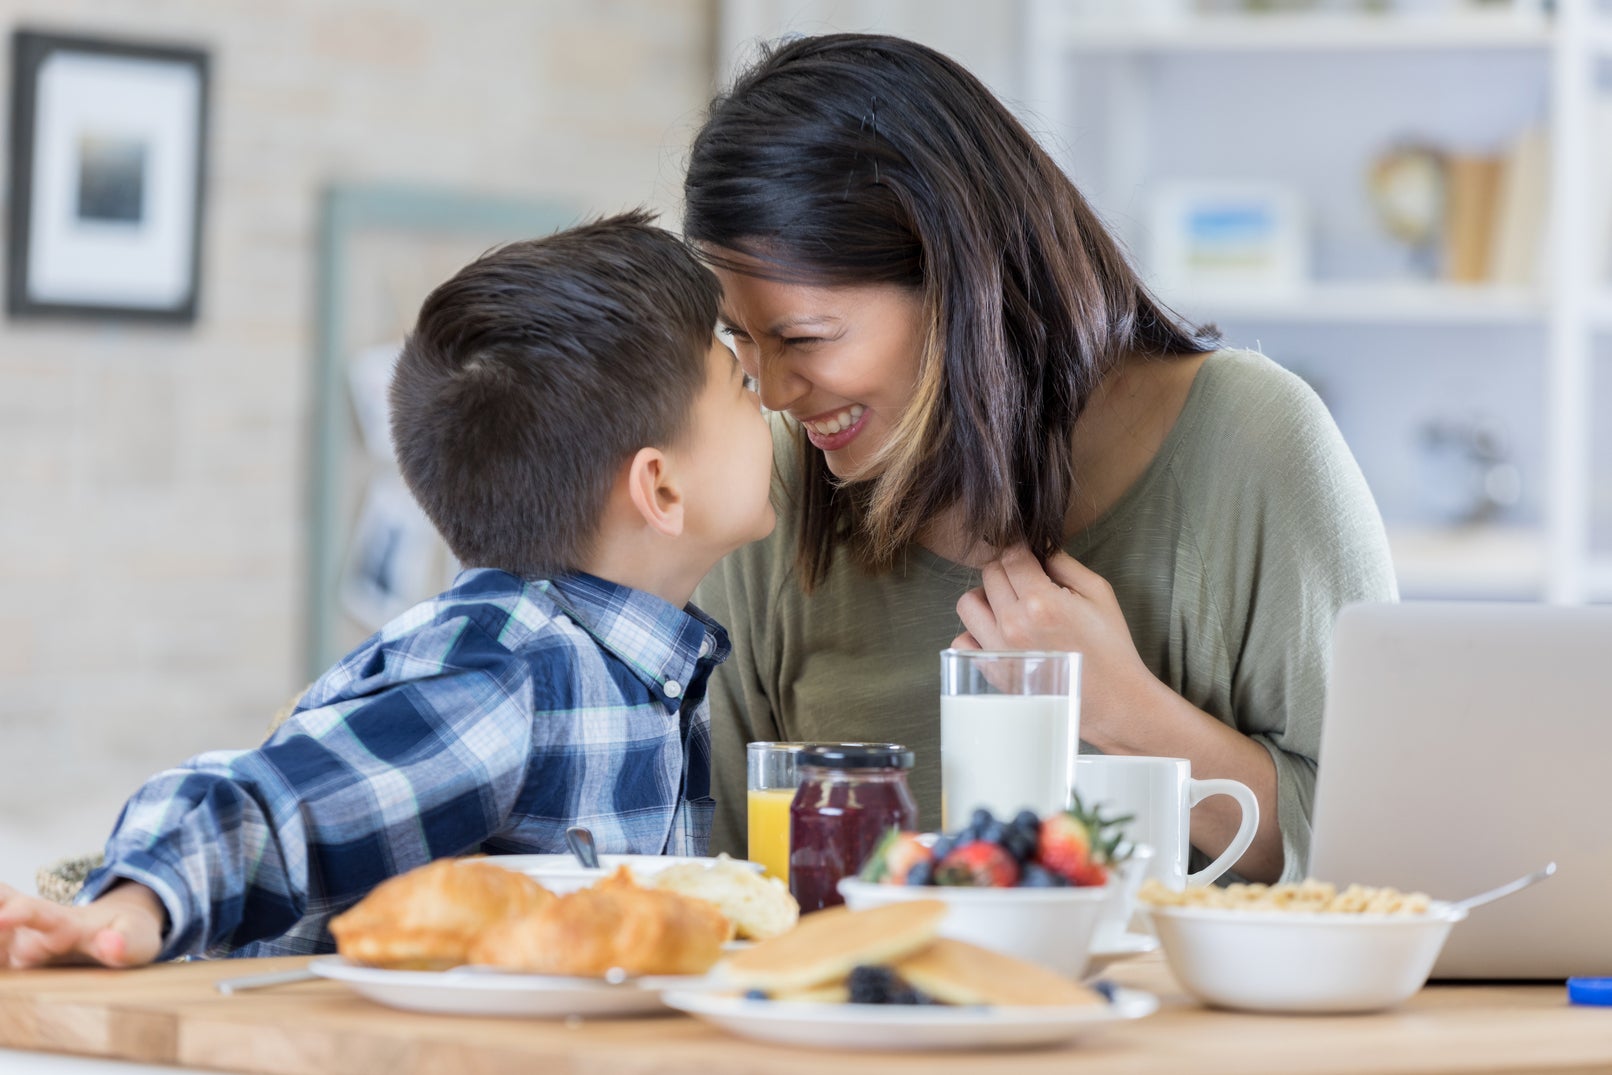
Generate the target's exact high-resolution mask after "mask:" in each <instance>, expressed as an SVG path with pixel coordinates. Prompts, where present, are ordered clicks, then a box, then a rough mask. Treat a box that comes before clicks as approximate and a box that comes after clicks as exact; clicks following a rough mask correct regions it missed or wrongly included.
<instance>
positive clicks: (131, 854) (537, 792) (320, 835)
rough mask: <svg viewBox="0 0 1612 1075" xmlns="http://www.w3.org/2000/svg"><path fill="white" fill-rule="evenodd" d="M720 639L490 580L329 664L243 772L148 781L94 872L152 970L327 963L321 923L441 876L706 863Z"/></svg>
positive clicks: (647, 598) (569, 590) (595, 600)
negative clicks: (610, 859) (142, 911)
mask: <svg viewBox="0 0 1612 1075" xmlns="http://www.w3.org/2000/svg"><path fill="white" fill-rule="evenodd" d="M728 653H729V646H728V639H727V634H726V632H724V631H723V630H722V628H721V627H720V626H719V625H718V624H716V623H715V622H714V621H712V620H711V619H709V618H708V617H706V616H705V615H704V614H703V613H701V612H699V611H698V610H697V609H695V608H694V607H693V606H692V605H690V606H688V608H686V609H681V610H680V609H677V608H674V607H672V606H671V605H669V604H667V603H666V602H665V601H662V600H661V599H660V598H658V597H654V596H651V595H649V594H646V593H643V592H641V591H638V590H632V589H628V588H626V587H623V586H618V585H616V584H614V583H610V582H606V581H604V580H602V579H597V578H594V577H592V576H588V575H581V574H576V575H565V576H562V577H559V578H554V579H549V580H543V581H537V582H524V581H522V580H521V579H519V578H516V577H515V576H513V575H510V574H507V573H505V572H502V571H495V570H490V569H474V570H469V571H465V572H462V573H461V574H460V575H459V577H458V578H457V579H455V580H454V585H453V588H452V589H450V590H448V591H447V592H446V593H444V594H442V595H441V596H439V597H436V598H434V599H433V600H430V601H427V602H425V603H423V604H420V605H417V606H415V607H414V608H413V609H410V610H409V611H408V612H406V613H404V614H403V615H402V616H400V617H399V618H397V619H396V620H394V621H392V622H391V623H390V624H388V625H387V626H386V627H384V628H382V629H381V630H380V632H379V633H377V634H376V635H375V636H373V637H372V638H370V639H369V640H368V641H367V642H365V643H364V644H363V645H361V646H360V647H359V648H358V649H356V650H354V651H353V652H352V653H351V654H349V655H348V656H347V657H345V658H343V659H342V661H341V662H340V663H338V664H337V665H336V666H335V667H334V668H332V669H331V670H330V671H329V672H326V673H325V675H324V676H323V677H322V678H321V679H320V680H319V681H318V682H317V683H315V684H314V685H313V686H312V687H310V688H309V689H308V692H307V694H305V695H304V696H303V698H302V701H301V703H300V704H299V705H298V707H297V711H296V713H294V714H293V715H292V717H291V718H290V719H289V720H288V721H287V722H286V723H285V724H284V725H282V726H281V727H280V728H279V729H278V730H277V731H276V732H275V733H274V734H273V735H272V736H271V737H270V738H269V739H268V740H267V741H266V742H265V743H264V744H263V745H262V746H260V747H258V748H257V749H255V750H243V751H218V752H214V753H208V754H202V755H200V756H198V757H195V758H192V759H191V760H190V761H188V762H186V763H185V764H184V765H182V766H180V767H178V768H176V769H171V770H168V771H167V772H164V773H160V774H158V775H157V776H155V777H153V778H152V779H151V780H149V781H147V782H146V784H145V785H144V786H143V787H142V788H141V789H140V790H139V791H138V792H136V793H135V795H134V797H133V798H132V799H130V800H129V802H128V804H127V805H126V806H125V807H124V808H123V813H122V816H121V817H119V819H118V823H117V826H116V828H115V829H114V830H113V832H112V836H111V838H110V839H109V840H108V842H107V845H106V861H107V864H106V865H105V866H104V867H102V868H101V869H99V870H97V871H96V872H95V873H94V874H92V875H91V876H90V878H89V880H88V881H87V882H86V884H85V886H84V892H83V894H82V895H81V896H80V897H79V899H80V902H85V901H88V900H90V899H93V898H95V897H96V896H98V895H100V894H101V893H102V892H104V891H105V890H106V889H107V888H108V887H109V886H110V885H111V884H112V883H113V882H114V881H116V880H117V879H118V878H129V879H131V880H134V881H138V882H139V883H141V884H143V885H146V886H148V887H149V888H151V889H152V890H153V891H155V892H156V893H157V895H158V896H159V897H160V898H161V899H162V902H163V905H164V906H165V907H166V908H167V911H168V917H169V922H170V928H169V932H168V933H167V935H166V937H165V943H164V946H163V951H162V957H161V958H164V959H171V958H173V957H176V956H180V955H188V954H203V953H205V954H208V955H225V954H232V955H242V956H247V955H250V956H263V955H294V954H303V953H309V952H327V951H330V950H331V949H332V947H333V946H332V942H331V939H330V934H329V931H328V929H327V925H326V923H327V922H328V920H329V919H330V917H331V916H332V915H335V914H338V913H340V912H341V911H343V910H345V909H346V908H347V907H349V906H351V905H352V904H353V903H355V902H357V901H358V900H359V899H360V898H362V897H363V896H364V895H365V894H366V893H368V892H369V890H370V889H372V888H374V887H375V886H376V885H377V884H379V883H380V882H381V881H384V880H386V879H387V878H388V877H392V876H394V875H396V874H399V873H402V872H404V871H405V870H410V869H413V868H414V867H416V866H421V865H424V864H425V863H427V862H430V861H431V860H433V859H437V858H442V857H443V856H446V855H462V854H465V853H467V852H473V851H485V852H488V853H491V854H499V853H517V852H518V853H527V852H563V851H564V850H565V830H566V828H567V827H568V826H571V825H586V826H587V827H588V828H590V829H592V830H593V833H594V836H595V838H596V839H597V841H598V845H599V849H600V850H601V851H608V852H627V853H638V854H660V853H663V852H664V853H670V854H704V853H705V850H706V845H707V841H708V839H709V835H710V824H711V814H712V807H713V800H712V799H711V752H710V714H709V707H708V706H707V704H706V701H705V690H706V682H707V680H708V679H709V677H710V674H711V670H712V669H713V668H714V667H715V666H716V665H718V664H720V663H721V662H722V661H723V660H724V659H725V658H726V657H727V656H728Z"/></svg>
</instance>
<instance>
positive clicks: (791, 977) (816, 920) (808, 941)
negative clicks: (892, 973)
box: [719, 900, 947, 994]
mask: <svg viewBox="0 0 1612 1075" xmlns="http://www.w3.org/2000/svg"><path fill="white" fill-rule="evenodd" d="M946 911H947V907H946V904H945V903H943V902H941V901H940V900H912V901H910V902H902V903H892V904H887V905H886V906H884V907H873V908H869V909H867V910H864V911H852V910H850V909H848V908H846V907H830V908H829V909H827V910H824V911H818V912H816V913H815V914H810V915H807V916H806V917H805V918H802V919H801V920H800V924H799V925H797V926H796V927H795V928H794V929H792V930H790V931H789V932H788V933H784V934H781V935H779V936H777V937H773V938H771V939H770V940H765V941H762V942H760V943H759V944H757V945H756V946H755V947H753V948H748V949H746V950H744V951H743V952H739V953H736V954H735V955H733V956H732V957H730V958H729V959H728V960H727V961H726V962H724V963H723V964H722V966H721V967H720V968H719V973H720V974H721V975H722V976H723V977H724V978H725V979H727V980H728V981H731V982H733V983H734V984H735V985H738V986H739V987H741V988H743V989H761V990H765V991H766V992H768V993H772V994H783V993H798V992H802V991H805V990H810V989H814V988H815V987H818V986H823V985H831V984H833V983H835V982H840V981H843V980H844V978H845V977H846V976H847V975H848V974H850V973H851V969H852V968H853V967H859V966H861V965H863V964H865V963H866V964H876V963H892V962H895V961H896V960H899V959H901V958H902V957H903V956H907V955H911V954H912V953H914V952H916V951H917V950H918V949H920V948H922V947H923V946H924V945H926V944H928V943H929V942H930V941H932V940H934V938H935V935H936V933H937V932H939V930H940V923H941V920H942V919H943V918H945V917H946Z"/></svg>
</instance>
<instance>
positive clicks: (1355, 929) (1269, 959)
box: [1144, 901, 1466, 1012]
mask: <svg viewBox="0 0 1612 1075" xmlns="http://www.w3.org/2000/svg"><path fill="white" fill-rule="evenodd" d="M1144 911H1145V912H1146V914H1147V915H1148V917H1149V918H1150V919H1151V921H1152V923H1153V930H1154V932H1155V933H1157V934H1158V937H1159V943H1160V945H1161V946H1162V947H1163V948H1164V957H1165V959H1167V960H1168V961H1169V963H1170V971H1171V972H1172V973H1173V974H1174V975H1175V977H1176V980H1177V981H1178V982H1180V983H1181V985H1182V987H1183V988H1184V989H1186V991H1187V992H1189V993H1191V994H1192V995H1193V996H1195V997H1197V998H1198V999H1199V1000H1201V1001H1203V1002H1204V1003H1205V1004H1209V1005H1212V1006H1214V1007H1218V1008H1239V1009H1242V1010H1244V1011H1258V1012H1369V1011H1377V1010H1379V1009H1382V1008H1388V1007H1392V1006H1393V1005H1395V1004H1398V1003H1399V1002H1400V1001H1402V1000H1405V999H1406V998H1407V997H1409V996H1411V995H1412V994H1413V993H1415V992H1416V991H1417V990H1418V989H1420V988H1422V985H1423V983H1425V982H1426V981H1427V976H1428V974H1429V973H1430V972H1431V971H1432V969H1433V962H1434V960H1436V959H1438V954H1439V950H1440V949H1442V948H1443V947H1444V939H1445V938H1446V937H1448V936H1449V933H1450V927H1451V926H1453V925H1454V924H1455V923H1457V922H1459V921H1461V919H1463V918H1465V917H1466V912H1465V911H1463V910H1459V909H1457V908H1455V907H1453V906H1451V905H1450V904H1448V903H1443V902H1437V901H1435V902H1434V903H1433V904H1432V905H1431V906H1430V907H1429V908H1428V910H1427V912H1426V913H1425V914H1393V915H1391V914H1335V913H1333V914H1329V913H1325V912H1319V911H1312V912H1286V911H1252V910H1250V911H1244V910H1234V909H1228V908H1219V907H1149V906H1146V905H1144Z"/></svg>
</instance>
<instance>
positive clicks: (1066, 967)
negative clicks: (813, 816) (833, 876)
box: [839, 877, 1116, 978]
mask: <svg viewBox="0 0 1612 1075" xmlns="http://www.w3.org/2000/svg"><path fill="white" fill-rule="evenodd" d="M1115 886H1116V882H1115V881H1113V880H1111V881H1110V882H1109V883H1108V884H1106V885H1092V886H1090V887H1086V888H1073V887H1072V888H955V887H952V886H949V885H884V884H876V883H873V882H869V881H858V880H856V879H855V878H853V877H847V878H846V879H845V880H843V881H841V882H840V886H839V887H840V895H842V896H844V897H845V904H846V906H847V907H849V908H851V910H853V911H859V910H862V909H863V908H865V907H883V906H884V905H885V904H889V903H903V902H908V901H911V900H940V901H941V902H943V903H945V904H947V906H948V907H949V908H950V910H949V911H948V913H947V915H946V917H945V919H944V920H942V922H941V924H940V932H941V935H942V936H944V937H952V938H955V939H957V940H959V941H968V942H970V943H972V944H977V945H979V946H980V947H982V948H990V949H993V950H994V951H997V952H1003V953H1006V954H1007V955H1010V956H1017V957H1018V958H1020V959H1027V960H1030V961H1031V962H1033V963H1040V964H1041V965H1042V966H1045V967H1050V968H1051V969H1053V970H1055V971H1057V972H1058V973H1060V974H1066V975H1068V976H1069V977H1071V978H1078V977H1080V976H1081V975H1082V974H1083V973H1085V970H1086V962H1087V960H1088V959H1089V958H1090V956H1091V947H1092V936H1093V934H1094V932H1095V931H1096V929H1097V920H1098V918H1099V917H1100V916H1101V914H1102V912H1103V907H1104V905H1105V904H1106V903H1107V902H1108V901H1109V900H1110V899H1112V898H1113V897H1114V889H1115Z"/></svg>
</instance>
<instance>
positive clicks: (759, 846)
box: [745, 743, 806, 884]
mask: <svg viewBox="0 0 1612 1075" xmlns="http://www.w3.org/2000/svg"><path fill="white" fill-rule="evenodd" d="M805 746H806V744H805V743H750V744H748V745H747V746H746V747H745V762H746V771H747V772H748V774H749V775H748V784H747V787H748V789H749V793H748V805H749V817H750V861H751V862H759V863H761V865H762V866H763V867H764V868H765V869H766V871H767V874H768V875H769V876H771V877H776V878H778V879H779V880H780V881H783V882H784V883H785V884H788V883H789V804H790V803H791V802H793V801H794V799H795V789H796V787H798V786H799V784H800V776H799V774H798V773H797V771H796V768H795V759H796V757H797V756H798V755H799V753H800V750H801V748H803V747H805Z"/></svg>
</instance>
